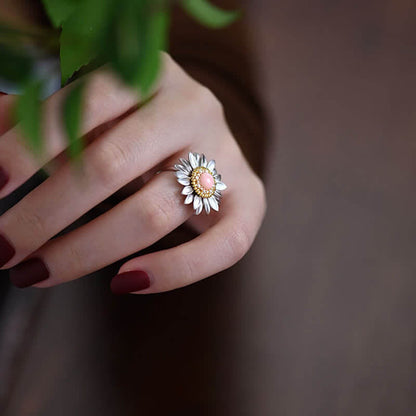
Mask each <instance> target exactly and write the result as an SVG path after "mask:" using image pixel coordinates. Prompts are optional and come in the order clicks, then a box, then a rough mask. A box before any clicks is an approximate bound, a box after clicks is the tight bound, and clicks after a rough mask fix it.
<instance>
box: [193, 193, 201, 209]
mask: <svg viewBox="0 0 416 416" xmlns="http://www.w3.org/2000/svg"><path fill="white" fill-rule="evenodd" d="M199 207H202V199H201V197H200V196H199V195H195V196H194V210H195V211H196V210H197V209H198V208H199Z"/></svg>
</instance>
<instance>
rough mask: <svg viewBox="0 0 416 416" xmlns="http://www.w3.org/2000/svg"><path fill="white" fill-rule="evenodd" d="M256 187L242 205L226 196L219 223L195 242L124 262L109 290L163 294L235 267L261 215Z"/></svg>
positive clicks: (260, 193) (260, 196) (260, 194)
mask: <svg viewBox="0 0 416 416" xmlns="http://www.w3.org/2000/svg"><path fill="white" fill-rule="evenodd" d="M256 186H257V185H256ZM258 188H259V191H258V192H254V191H253V195H251V196H252V198H251V199H249V200H244V206H242V198H241V197H239V195H237V194H234V195H232V196H231V197H230V198H228V199H227V195H225V196H224V199H223V204H222V206H221V209H222V216H221V219H220V220H219V222H218V223H217V224H215V225H214V226H213V227H211V228H210V229H209V230H207V231H206V232H205V233H203V234H201V235H200V236H198V237H197V238H195V239H194V240H192V241H189V242H187V243H184V244H181V245H179V246H177V247H174V248H170V249H167V250H163V251H159V252H155V253H151V254H147V255H144V256H140V257H137V258H134V259H132V260H130V261H128V262H127V263H125V264H124V265H123V266H122V267H121V269H120V271H119V274H118V275H117V276H116V277H114V279H113V280H112V282H111V290H112V291H113V292H114V293H117V294H123V293H133V292H134V293H141V294H148V293H157V292H165V291H168V290H173V289H176V288H179V287H183V286H186V285H189V284H191V283H194V282H196V281H199V280H201V279H203V278H205V277H208V276H211V275H213V274H215V273H218V272H220V271H222V270H224V269H226V268H228V267H230V266H232V265H233V264H235V263H236V262H237V261H238V260H239V259H240V258H241V257H242V256H243V255H244V254H245V253H246V252H247V251H248V249H249V248H250V246H251V244H252V242H253V239H254V237H255V235H256V233H257V231H258V228H259V227H260V224H261V221H262V218H263V216H264V209H265V202H264V192H263V191H262V190H261V189H262V187H260V186H259V187H258ZM248 189H250V188H248ZM246 199H247V198H246ZM254 200H255V201H256V203H254V202H253V201H254Z"/></svg>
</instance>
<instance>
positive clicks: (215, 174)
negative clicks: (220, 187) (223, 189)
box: [212, 169, 221, 181]
mask: <svg viewBox="0 0 416 416" xmlns="http://www.w3.org/2000/svg"><path fill="white" fill-rule="evenodd" d="M214 170H215V169H214ZM212 174H213V175H214V179H215V180H216V181H220V180H221V175H218V174H217V173H214V172H213V173H212Z"/></svg>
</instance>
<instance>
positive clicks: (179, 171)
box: [175, 170, 189, 179]
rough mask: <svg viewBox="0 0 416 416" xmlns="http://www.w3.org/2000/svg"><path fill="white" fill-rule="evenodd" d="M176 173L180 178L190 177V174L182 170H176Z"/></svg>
mask: <svg viewBox="0 0 416 416" xmlns="http://www.w3.org/2000/svg"><path fill="white" fill-rule="evenodd" d="M175 175H176V177H177V178H178V179H183V178H188V177H189V175H188V174H187V173H184V172H183V171H181V170H178V171H176V172H175Z"/></svg>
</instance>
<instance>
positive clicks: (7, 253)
mask: <svg viewBox="0 0 416 416" xmlns="http://www.w3.org/2000/svg"><path fill="white" fill-rule="evenodd" d="M15 254H16V250H15V249H14V247H13V246H12V245H11V244H10V243H9V242H8V240H7V239H6V238H5V237H3V236H2V235H1V234H0V267H3V266H4V265H5V264H6V263H7V262H8V261H9V260H10V259H11V258H12V257H13V256H14V255H15Z"/></svg>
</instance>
